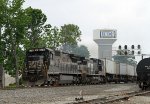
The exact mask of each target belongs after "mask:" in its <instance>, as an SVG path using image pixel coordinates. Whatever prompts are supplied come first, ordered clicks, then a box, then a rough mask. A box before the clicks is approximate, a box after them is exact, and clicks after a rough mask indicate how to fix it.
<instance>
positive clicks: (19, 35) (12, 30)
mask: <svg viewBox="0 0 150 104" xmlns="http://www.w3.org/2000/svg"><path fill="white" fill-rule="evenodd" d="M4 1H5V2H3V3H4V6H5V9H4V10H3V9H2V10H3V11H2V13H3V15H4V20H3V26H4V28H3V33H2V36H3V39H1V40H3V42H4V46H5V47H4V51H6V53H7V54H6V56H5V58H4V60H3V62H4V61H5V63H4V67H5V70H7V71H8V72H9V73H16V85H17V86H18V85H19V79H18V71H19V70H18V67H19V64H18V61H19V60H18V59H19V57H20V56H19V54H18V51H17V50H19V49H20V45H21V42H22V39H23V38H24V34H25V27H26V23H27V21H28V18H27V16H26V15H25V13H24V10H23V9H22V4H23V2H24V0H4Z"/></svg>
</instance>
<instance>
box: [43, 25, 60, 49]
mask: <svg viewBox="0 0 150 104" xmlns="http://www.w3.org/2000/svg"><path fill="white" fill-rule="evenodd" d="M43 39H44V40H43V41H44V42H45V44H46V47H48V48H52V49H56V48H57V47H59V46H60V44H61V43H60V41H61V37H60V30H59V29H58V28H57V27H56V26H55V27H51V25H50V24H49V25H46V26H45V36H44V37H43Z"/></svg>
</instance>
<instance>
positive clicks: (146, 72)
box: [136, 58, 150, 90]
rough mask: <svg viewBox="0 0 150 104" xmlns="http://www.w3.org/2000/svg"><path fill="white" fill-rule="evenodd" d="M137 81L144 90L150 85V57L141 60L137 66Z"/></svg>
mask: <svg viewBox="0 0 150 104" xmlns="http://www.w3.org/2000/svg"><path fill="white" fill-rule="evenodd" d="M136 72H137V82H138V84H139V87H140V88H141V89H142V90H146V88H148V87H149V86H150V58H145V59H143V60H141V61H140V62H139V63H138V65H137V68H136Z"/></svg>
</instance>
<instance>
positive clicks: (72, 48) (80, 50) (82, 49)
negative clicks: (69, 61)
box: [64, 45, 90, 58]
mask: <svg viewBox="0 0 150 104" xmlns="http://www.w3.org/2000/svg"><path fill="white" fill-rule="evenodd" d="M64 52H67V53H72V54H76V55H79V56H82V57H86V58H89V57H90V52H89V51H88V48H87V47H86V46H84V45H80V46H79V45H67V47H66V50H64Z"/></svg>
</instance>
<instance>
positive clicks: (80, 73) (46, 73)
mask: <svg viewBox="0 0 150 104" xmlns="http://www.w3.org/2000/svg"><path fill="white" fill-rule="evenodd" d="M25 63H26V64H25V70H24V71H23V72H24V73H23V79H24V81H26V82H30V83H32V84H34V85H62V84H100V83H106V82H116V83H117V82H120V81H124V82H127V81H129V79H130V77H131V76H132V77H135V73H134V72H135V66H131V65H130V66H129V67H128V65H127V64H122V63H117V62H114V61H111V60H107V59H101V60H100V59H96V58H90V59H86V58H85V57H81V56H78V55H74V54H69V53H64V52H61V51H57V50H55V51H54V50H51V49H49V48H36V49H30V50H28V51H27V52H26V61H25ZM128 69H130V71H132V73H130V74H128ZM123 70H124V72H123ZM133 79H134V78H133ZM133 79H131V80H133Z"/></svg>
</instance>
